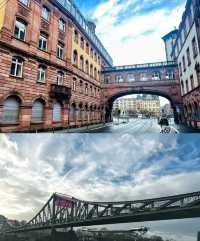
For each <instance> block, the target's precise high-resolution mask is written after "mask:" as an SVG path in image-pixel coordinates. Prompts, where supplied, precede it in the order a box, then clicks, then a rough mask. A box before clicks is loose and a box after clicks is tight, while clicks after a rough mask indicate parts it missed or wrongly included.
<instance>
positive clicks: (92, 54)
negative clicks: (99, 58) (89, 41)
mask: <svg viewBox="0 0 200 241" xmlns="http://www.w3.org/2000/svg"><path fill="white" fill-rule="evenodd" d="M90 56H91V57H92V58H93V57H94V50H93V48H91V49H90Z"/></svg>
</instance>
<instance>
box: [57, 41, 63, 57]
mask: <svg viewBox="0 0 200 241" xmlns="http://www.w3.org/2000/svg"><path fill="white" fill-rule="evenodd" d="M57 57H58V58H59V59H64V46H63V45H61V44H58V46H57Z"/></svg>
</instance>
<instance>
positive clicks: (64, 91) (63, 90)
mask: <svg viewBox="0 0 200 241" xmlns="http://www.w3.org/2000/svg"><path fill="white" fill-rule="evenodd" d="M49 95H50V97H51V98H57V99H70V98H71V88H69V87H66V86H63V85H57V84H52V85H51V91H50V92H49Z"/></svg>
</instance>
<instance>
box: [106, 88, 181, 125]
mask: <svg viewBox="0 0 200 241" xmlns="http://www.w3.org/2000/svg"><path fill="white" fill-rule="evenodd" d="M134 94H148V95H156V96H159V97H163V98H165V99H167V100H168V101H169V102H170V104H171V108H172V109H173V113H174V121H175V122H176V123H179V122H180V119H181V114H180V110H181V103H180V102H178V101H177V100H176V99H175V98H174V97H172V96H170V95H169V94H168V93H166V92H162V91H158V90H148V89H141V90H138V89H134V88H133V89H128V90H123V91H118V92H116V93H115V94H113V95H111V96H109V98H107V99H106V101H105V109H104V111H105V113H104V114H105V121H106V122H111V121H112V109H113V103H114V101H115V100H117V99H118V98H120V97H123V96H127V95H134Z"/></svg>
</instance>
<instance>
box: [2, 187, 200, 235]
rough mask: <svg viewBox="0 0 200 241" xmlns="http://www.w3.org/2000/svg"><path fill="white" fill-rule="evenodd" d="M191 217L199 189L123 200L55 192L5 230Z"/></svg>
mask: <svg viewBox="0 0 200 241" xmlns="http://www.w3.org/2000/svg"><path fill="white" fill-rule="evenodd" d="M195 217H200V191H199V192H194V193H187V194H182V195H176V196H168V197H161V198H153V199H145V200H136V201H123V202H88V201H83V200H78V199H76V198H73V197H69V196H66V195H62V194H58V193H55V194H53V195H52V196H51V197H50V199H49V200H48V201H47V203H46V204H45V205H44V206H43V208H42V209H41V210H40V211H39V212H38V213H37V214H36V216H35V217H33V218H32V219H31V220H30V221H29V222H28V223H27V224H26V225H24V226H19V227H15V228H13V227H10V228H9V229H8V230H6V232H11V233H12V232H25V231H34V230H43V229H54V228H68V227H69V228H70V227H71V228H72V227H81V226H82V227H83V226H92V225H102V224H116V223H129V222H144V221H156V220H169V219H184V218H195Z"/></svg>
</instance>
